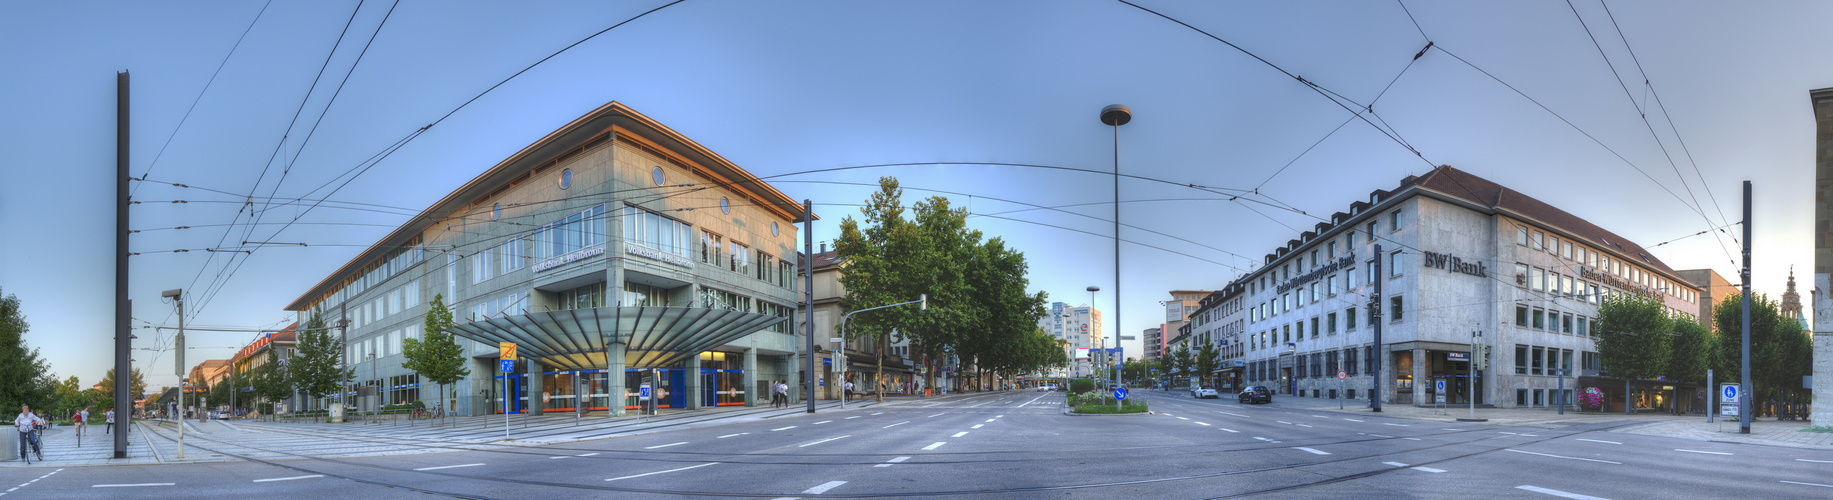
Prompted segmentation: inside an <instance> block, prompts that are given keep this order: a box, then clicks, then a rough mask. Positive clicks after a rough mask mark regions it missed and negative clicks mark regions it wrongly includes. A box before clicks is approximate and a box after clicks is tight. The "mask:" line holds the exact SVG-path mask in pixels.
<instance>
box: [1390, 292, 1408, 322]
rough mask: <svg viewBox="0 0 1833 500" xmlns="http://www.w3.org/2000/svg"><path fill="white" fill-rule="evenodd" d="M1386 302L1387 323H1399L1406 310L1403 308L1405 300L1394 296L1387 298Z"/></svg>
mask: <svg viewBox="0 0 1833 500" xmlns="http://www.w3.org/2000/svg"><path fill="white" fill-rule="evenodd" d="M1387 302H1388V318H1387V320H1388V321H1400V320H1401V318H1402V313H1403V312H1404V311H1405V310H1406V308H1405V307H1404V306H1405V300H1403V299H1402V298H1401V296H1399V295H1395V296H1393V297H1389V298H1388V301H1387Z"/></svg>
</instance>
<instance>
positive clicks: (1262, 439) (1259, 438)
mask: <svg viewBox="0 0 1833 500" xmlns="http://www.w3.org/2000/svg"><path fill="white" fill-rule="evenodd" d="M1254 439H1258V440H1261V441H1269V442H1270V441H1272V440H1271V439H1267V438H1263V437H1260V436H1254Z"/></svg>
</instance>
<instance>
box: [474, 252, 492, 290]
mask: <svg viewBox="0 0 1833 500" xmlns="http://www.w3.org/2000/svg"><path fill="white" fill-rule="evenodd" d="M492 250H494V249H492V248H486V249H483V250H479V251H478V252H477V253H476V254H473V255H472V256H471V284H473V285H475V284H478V283H483V282H484V281H485V280H489V279H490V276H491V275H492V273H491V272H490V271H492V270H494V269H496V266H495V265H492V264H493V262H492V261H491V259H490V254H491V253H492V252H491V251H492Z"/></svg>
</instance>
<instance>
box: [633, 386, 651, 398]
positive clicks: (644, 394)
mask: <svg viewBox="0 0 1833 500" xmlns="http://www.w3.org/2000/svg"><path fill="white" fill-rule="evenodd" d="M636 396H637V397H639V398H643V399H649V386H647V385H645V386H643V388H642V389H638V390H637V391H636Z"/></svg>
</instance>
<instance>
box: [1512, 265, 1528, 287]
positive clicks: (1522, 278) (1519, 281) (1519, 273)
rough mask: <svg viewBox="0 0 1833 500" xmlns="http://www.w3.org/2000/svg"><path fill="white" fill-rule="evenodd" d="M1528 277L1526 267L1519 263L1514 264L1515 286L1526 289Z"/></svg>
mask: <svg viewBox="0 0 1833 500" xmlns="http://www.w3.org/2000/svg"><path fill="white" fill-rule="evenodd" d="M1528 276H1529V275H1528V265H1527V264H1522V263H1520V262H1516V263H1515V286H1519V287H1522V288H1527V286H1528V283H1529V281H1528Z"/></svg>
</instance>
